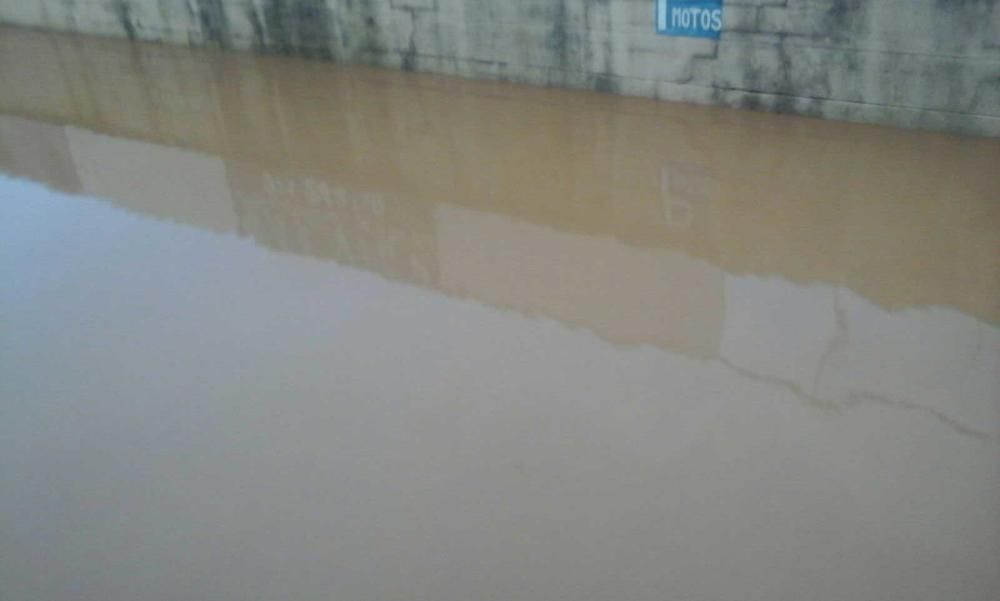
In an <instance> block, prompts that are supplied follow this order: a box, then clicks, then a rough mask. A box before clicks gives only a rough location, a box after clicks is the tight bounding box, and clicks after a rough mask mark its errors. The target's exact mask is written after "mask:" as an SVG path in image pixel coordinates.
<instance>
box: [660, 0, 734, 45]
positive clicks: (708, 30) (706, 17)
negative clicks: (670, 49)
mask: <svg viewBox="0 0 1000 601" xmlns="http://www.w3.org/2000/svg"><path fill="white" fill-rule="evenodd" d="M656 33H659V34H661V35H676V36H686V37H694V38H710V39H713V40H717V39H719V37H721V35H722V0H656Z"/></svg>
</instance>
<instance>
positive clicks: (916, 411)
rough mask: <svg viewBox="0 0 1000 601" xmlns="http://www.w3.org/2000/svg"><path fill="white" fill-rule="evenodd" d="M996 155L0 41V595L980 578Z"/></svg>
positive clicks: (998, 262) (712, 597) (949, 582)
mask: <svg viewBox="0 0 1000 601" xmlns="http://www.w3.org/2000/svg"><path fill="white" fill-rule="evenodd" d="M998 167H1000V141H998V140H985V139H973V138H960V137H952V136H945V135H938V134H929V133H921V132H914V131H901V130H894V129H886V128H878V127H868V126H859V125H847V124H841V123H826V122H819V121H812V120H807V119H801V118H794V117H780V116H771V115H762V114H756V113H743V112H737V111H728V110H720V109H712V108H704V107H695V106H685V105H673V104H665V103H656V102H652V101H645V100H638V99H627V98H618V97H612V96H604V95H600V94H592V93H578V92H569V91H562V90H546V89H534V88H524V87H518V86H512V85H507V84H499V83H487V82H469V81H459V80H452V79H448V78H442V77H435V76H427V75H416V74H404V73H395V72H391V71H382V70H376V69H369V68H363V67H347V66H338V65H333V64H329V63H321V62H304V61H296V60H291V59H283V58H276V57H273V58H272V57H255V56H251V55H242V54H226V53H220V52H213V51H196V50H188V49H181V48H173V47H163V46H154V45H129V44H128V43H124V42H118V41H110V40H99V39H88V38H82V37H74V36H59V35H47V34H40V33H34V32H26V31H19V30H12V29H0V598H2V599H4V601H22V600H23V601H27V600H39V599H46V600H50V601H62V600H67V601H69V600H73V601H76V600H80V599H100V600H102V601H115V600H128V601H134V600H143V599H150V600H154V599H155V600H161V599H162V600H170V601H175V600H205V599H212V600H213V601H214V600H225V599H233V600H240V601H242V600H246V599H290V600H312V599H338V600H339V599H344V600H373V601H376V600H377V601H391V600H401V601H403V600H405V601H416V600H428V601H459V600H461V601H470V600H487V599H496V600H503V601H513V600H526V601H527V600H531V601H536V600H555V599H567V600H570V599H572V600H574V601H581V600H602V601H603V600H607V599H620V600H623V601H625V600H647V599H648V600H657V601H660V600H664V599H667V600H677V601H686V600H691V601H699V600H705V601H728V600H732V601H750V600H760V601H780V600H786V599H787V600H789V601H800V600H815V601H826V600H831V601H833V600H836V601H844V600H859V601H861V600H865V601H868V600H876V599H877V600H879V601H888V600H895V599H898V600H906V601H914V600H924V599H926V600H928V601H931V600H933V601H940V600H942V599H948V600H949V601H962V600H969V601H993V600H994V599H997V598H998V597H1000V327H998V325H1000V168H998Z"/></svg>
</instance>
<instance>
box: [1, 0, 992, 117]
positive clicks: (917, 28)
mask: <svg viewBox="0 0 1000 601" xmlns="http://www.w3.org/2000/svg"><path fill="white" fill-rule="evenodd" d="M653 21H654V2H653V0H0V22H4V23H9V24H15V25H22V26H30V27H41V28H45V29H50V30H60V31H75V32H82V33H88V34H99V35H110V36H121V37H129V38H133V39H138V40H149V41H163V42H171V43H179V44H188V45H194V46H206V45H208V46H218V47H222V48H236V49H256V50H258V51H262V52H275V53H283V54H290V55H299V56H304V57H309V58H320V59H328V60H334V61H339V62H358V63H366V64H376V65H382V66H388V67H395V68H401V69H407V70H417V71H429V72H436V73H443V74H449V75H458V76H463V77H476V78H491V79H502V80H508V81H515V82H521V83H530V84H537V85H557V86H567V87H574V88H587V89H593V90H597V91H602V92H613V93H620V94H627V95H635V96H645V97H651V98H660V99H666V100H676V101H686V102H697V103H702V104H714V105H721V106H731V107H742V108H754V109H763V110H770V111H776V112H789V113H796V114H804V115H811V116H817V117H823V118H830V119H844V120H851V121H861V122H870V123H882V124H888V125H897V126H906V127H921V128H929V129H937V130H943V131H951V132H956V133H966V134H978V135H992V136H1000V6H998V3H997V2H996V0H727V2H726V3H725V15H724V26H723V33H722V39H721V40H719V41H716V40H711V39H697V38H679V37H667V36H661V35H657V34H656V32H655V31H654V29H655V28H654V22H653Z"/></svg>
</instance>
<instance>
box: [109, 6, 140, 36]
mask: <svg viewBox="0 0 1000 601" xmlns="http://www.w3.org/2000/svg"><path fill="white" fill-rule="evenodd" d="M111 8H112V10H114V12H115V15H116V16H117V17H118V22H119V23H121V26H122V29H124V30H125V35H126V37H128V39H130V40H134V39H136V37H137V36H136V30H135V24H134V23H132V6H131V5H130V4H129V3H128V0H115V2H114V3H113V4H112V5H111Z"/></svg>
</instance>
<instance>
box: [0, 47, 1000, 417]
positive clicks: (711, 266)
mask: <svg viewBox="0 0 1000 601" xmlns="http://www.w3.org/2000/svg"><path fill="white" fill-rule="evenodd" d="M115 44H116V43H115V42H108V41H100V40H84V39H77V38H60V37H48V36H44V35H39V34H33V33H23V32H19V33H16V34H5V36H4V37H3V38H0V45H3V47H2V48H0V72H2V73H4V76H5V79H9V80H11V81H14V82H16V83H17V85H9V86H4V88H3V89H2V90H0V109H2V110H3V111H5V112H6V113H8V116H5V117H3V118H2V119H0V167H2V168H3V170H4V171H7V172H9V173H12V174H15V175H19V176H24V177H28V178H31V179H35V180H38V181H42V182H45V183H47V184H48V185H50V186H53V187H55V188H58V189H61V190H64V191H67V192H71V193H76V194H85V195H88V196H95V197H98V198H102V199H107V200H109V201H111V202H113V203H114V204H115V205H117V206H119V207H122V208H125V209H128V210H130V211H134V212H138V213H142V214H145V215H150V216H153V217H156V218H159V219H166V220H170V221H173V222H178V223H183V224H187V225H194V226H197V227H200V228H205V229H209V230H213V231H216V232H228V233H237V234H239V235H240V236H243V237H247V238H252V239H253V240H254V241H256V242H257V243H258V244H260V245H263V246H265V247H268V248H271V249H273V250H276V251H281V252H287V253H295V254H302V255H309V256H313V257H317V258H321V259H325V260H332V261H336V262H338V263H340V264H343V265H348V266H353V267H357V268H360V269H364V270H368V271H373V272H377V273H379V274H381V275H383V276H385V277H387V278H390V279H393V280H400V281H404V282H408V283H411V284H415V285H418V286H422V287H427V288H431V289H434V290H438V291H440V292H443V293H445V294H448V295H452V296H457V297H467V298H471V299H475V300H477V301H480V302H482V303H486V304H488V305H491V306H495V307H501V308H507V309H513V310H516V311H518V312H521V313H525V314H531V315H543V316H546V317H549V318H553V319H556V320H559V321H561V322H563V323H566V324H568V325H571V326H574V327H582V328H586V329H587V330H590V331H592V332H594V333H595V334H597V335H598V336H600V337H602V338H604V339H606V340H608V341H612V342H615V343H621V344H629V345H646V344H648V345H655V346H658V347H661V348H664V349H668V350H671V351H676V352H681V353H684V354H686V355H689V356H692V357H697V358H703V359H717V360H719V361H722V362H724V363H725V364H727V365H728V366H730V367H731V368H732V369H733V370H736V371H738V372H740V373H742V374H744V375H746V376H747V377H751V378H755V379H760V380H764V381H769V382H772V383H777V384H778V385H780V386H783V387H786V388H788V389H790V390H792V391H794V392H795V393H796V394H797V395H798V396H799V397H800V398H802V399H803V400H805V401H807V402H810V403H814V404H816V405H819V406H825V407H838V406H844V405H857V404H863V403H882V404H889V405H896V406H900V407H904V408H910V409H915V410H919V411H922V412H925V413H926V414H928V415H932V416H934V417H936V418H937V419H940V420H942V421H945V422H947V423H948V424H950V425H951V426H952V427H954V428H957V429H959V430H962V431H964V432H967V433H974V434H976V435H979V436H984V437H995V436H996V435H997V422H998V420H997V415H996V413H997V412H996V406H995V403H994V401H995V399H994V398H991V394H992V392H991V391H995V390H997V389H998V381H997V378H998V376H997V375H996V374H995V373H992V372H993V370H991V369H990V367H991V366H995V365H997V364H998V353H1000V333H998V330H997V328H996V327H995V325H994V324H996V323H997V321H998V320H1000V300H998V298H1000V297H998V290H1000V270H997V269H996V256H997V253H998V252H1000V228H998V227H996V225H997V222H998V217H1000V202H998V198H997V195H998V190H1000V170H997V169H995V168H990V167H989V166H990V165H993V166H994V167H995V164H996V161H997V160H998V159H1000V146H998V143H997V141H991V140H971V139H959V138H951V137H945V136H937V135H929V134H921V133H916V132H905V131H889V130H882V129H878V128H870V127H863V126H853V125H844V124H831V123H821V122H812V121H805V120H798V119H790V118H782V117H773V116H761V115H745V114H743V113H735V112H727V111H719V110H713V109H705V108H699V107H689V106H673V105H662V104H656V103H650V102H646V101H642V100H635V99H622V98H609V97H601V96H586V95H583V96H581V95H579V94H574V93H571V92H563V91H554V90H534V89H520V88H510V87H507V86H504V85H501V84H493V83H484V82H462V81H451V80H444V79H439V78H435V77H432V76H413V75H404V74H399V73H394V72H383V71H377V70H367V69H351V70H336V69H330V68H328V67H327V66H325V65H321V64H298V63H296V68H294V69H290V68H286V67H287V66H288V63H286V62H284V61H282V60H271V59H261V58H258V57H252V56H245V55H211V54H207V53H204V52H198V51H191V50H186V49H178V48H167V47H156V46H142V47H131V48H129V50H128V51H127V52H122V51H121V50H120V48H121V47H120V46H117V45H115ZM37 74H51V76H50V77H38V76H37ZM13 114H16V115H18V116H13ZM919 340H935V341H936V342H937V344H936V345H934V346H933V347H931V346H928V345H926V344H919V343H914V342H915V341H919ZM970 390H977V391H983V393H982V395H980V396H978V398H976V399H968V398H966V399H965V401H964V402H963V403H962V404H961V408H960V409H959V408H958V406H957V405H955V404H954V403H952V401H953V400H954V399H956V398H959V397H963V396H967V395H966V394H965V393H964V392H963V391H970ZM935 399H939V400H935Z"/></svg>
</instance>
